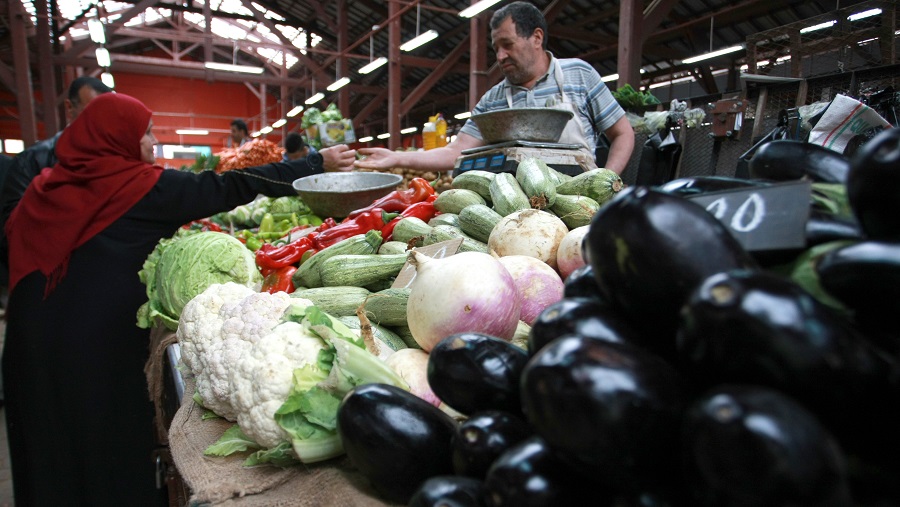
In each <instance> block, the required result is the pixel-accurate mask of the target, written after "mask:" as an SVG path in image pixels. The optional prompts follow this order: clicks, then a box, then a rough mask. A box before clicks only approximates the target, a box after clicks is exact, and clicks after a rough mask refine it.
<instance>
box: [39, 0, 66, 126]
mask: <svg viewBox="0 0 900 507" xmlns="http://www.w3.org/2000/svg"><path fill="white" fill-rule="evenodd" d="M34 8H35V10H36V11H37V30H36V31H35V44H36V45H37V51H38V65H39V67H40V76H41V103H42V104H43V113H44V114H43V120H44V130H45V132H44V137H50V136H52V135H53V134H55V133H56V132H57V131H59V129H60V122H59V114H57V111H58V109H57V107H56V76H55V75H54V72H53V60H52V58H53V55H52V50H51V48H50V11H49V10H48V7H47V0H34Z"/></svg>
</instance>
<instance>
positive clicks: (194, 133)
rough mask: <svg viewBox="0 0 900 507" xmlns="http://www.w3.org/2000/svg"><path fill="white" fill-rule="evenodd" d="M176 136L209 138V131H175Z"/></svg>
mask: <svg viewBox="0 0 900 507" xmlns="http://www.w3.org/2000/svg"><path fill="white" fill-rule="evenodd" d="M175 133H176V134H178V135H180V136H208V135H209V131H208V130H199V129H178V130H176V131H175Z"/></svg>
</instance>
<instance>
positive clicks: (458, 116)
mask: <svg viewBox="0 0 900 507" xmlns="http://www.w3.org/2000/svg"><path fill="white" fill-rule="evenodd" d="M470 116H472V111H466V112H465V113H459V114H456V115H453V117H454V118H456V119H457V120H465V119H466V118H469V117H470Z"/></svg>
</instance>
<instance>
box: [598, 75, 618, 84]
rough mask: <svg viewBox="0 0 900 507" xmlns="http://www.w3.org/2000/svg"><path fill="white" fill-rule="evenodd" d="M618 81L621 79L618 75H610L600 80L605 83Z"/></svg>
mask: <svg viewBox="0 0 900 507" xmlns="http://www.w3.org/2000/svg"><path fill="white" fill-rule="evenodd" d="M617 79H619V75H618V74H610V75H608V76H603V77H601V78H600V80H601V81H603V82H604V83H608V82H610V81H615V80H617Z"/></svg>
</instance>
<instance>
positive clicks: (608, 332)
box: [528, 298, 645, 355]
mask: <svg viewBox="0 0 900 507" xmlns="http://www.w3.org/2000/svg"><path fill="white" fill-rule="evenodd" d="M565 335H579V336H585V337H588V338H596V339H598V340H606V341H610V342H615V343H629V344H631V345H639V346H643V345H645V344H644V343H643V342H642V341H641V336H640V335H639V334H638V333H637V332H636V331H635V330H634V329H632V328H631V327H630V326H629V325H628V324H627V323H626V322H624V321H623V320H622V318H621V317H620V316H619V315H618V314H616V312H615V311H614V310H613V309H612V308H610V306H609V305H605V304H603V303H602V302H600V301H597V300H596V299H593V298H563V299H561V300H559V301H557V302H556V303H553V304H552V305H550V306H548V307H547V308H545V309H544V311H543V312H541V314H540V315H538V318H537V319H535V321H534V322H533V323H532V325H531V331H529V333H528V353H529V354H530V355H534V354H535V353H536V352H537V351H538V350H540V349H541V348H543V347H544V346H545V345H547V344H548V343H550V342H552V341H553V340H555V339H557V338H559V337H561V336H565Z"/></svg>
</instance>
